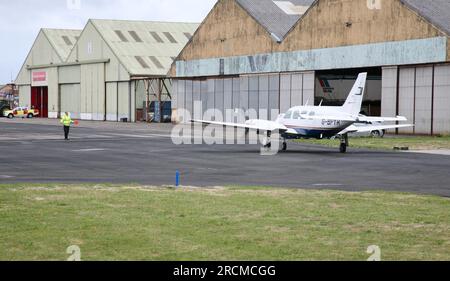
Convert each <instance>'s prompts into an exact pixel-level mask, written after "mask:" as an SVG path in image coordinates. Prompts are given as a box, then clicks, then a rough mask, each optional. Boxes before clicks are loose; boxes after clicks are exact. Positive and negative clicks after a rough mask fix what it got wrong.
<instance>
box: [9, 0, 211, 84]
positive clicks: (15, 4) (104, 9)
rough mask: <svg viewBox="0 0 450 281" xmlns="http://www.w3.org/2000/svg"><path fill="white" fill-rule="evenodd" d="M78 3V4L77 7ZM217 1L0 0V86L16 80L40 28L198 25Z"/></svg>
mask: <svg viewBox="0 0 450 281" xmlns="http://www.w3.org/2000/svg"><path fill="white" fill-rule="evenodd" d="M77 2H80V3H81V6H80V7H77V5H76V4H77ZM215 2H216V0H38V1H36V0H0V11H1V16H0V84H4V83H9V82H10V81H11V77H12V79H15V78H16V75H17V73H18V71H19V70H20V68H21V66H22V64H23V62H24V60H25V58H26V56H27V54H28V52H29V50H30V48H31V46H32V44H33V42H34V39H35V38H36V36H37V34H38V32H39V29H40V28H41V27H46V28H69V29H82V28H83V27H84V25H85V24H86V22H87V20H88V19H90V18H94V19H125V20H148V21H153V20H155V21H182V22H201V21H202V20H203V18H204V17H205V16H206V15H207V14H208V12H209V11H210V10H211V8H212V7H213V6H214V3H215Z"/></svg>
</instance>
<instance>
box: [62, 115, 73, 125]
mask: <svg viewBox="0 0 450 281" xmlns="http://www.w3.org/2000/svg"><path fill="white" fill-rule="evenodd" d="M61 124H63V125H64V126H70V125H71V124H72V119H71V118H70V116H67V115H64V116H63V117H62V118H61Z"/></svg>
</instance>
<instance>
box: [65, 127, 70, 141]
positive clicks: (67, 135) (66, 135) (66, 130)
mask: <svg viewBox="0 0 450 281" xmlns="http://www.w3.org/2000/svg"><path fill="white" fill-rule="evenodd" d="M69 131H70V126H64V138H65V139H66V140H68V139H69Z"/></svg>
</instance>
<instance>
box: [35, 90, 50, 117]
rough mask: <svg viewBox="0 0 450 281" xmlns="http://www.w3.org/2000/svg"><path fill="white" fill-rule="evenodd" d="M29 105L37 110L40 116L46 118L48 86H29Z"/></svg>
mask: <svg viewBox="0 0 450 281" xmlns="http://www.w3.org/2000/svg"><path fill="white" fill-rule="evenodd" d="M31 106H32V107H34V108H35V109H37V110H39V116H38V117H41V118H48V88H47V87H32V88H31Z"/></svg>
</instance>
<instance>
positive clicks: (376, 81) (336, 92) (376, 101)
mask: <svg viewBox="0 0 450 281" xmlns="http://www.w3.org/2000/svg"><path fill="white" fill-rule="evenodd" d="M362 72H367V73H368V76H367V84H366V91H365V93H364V101H363V106H362V109H361V113H362V114H364V115H367V116H381V97H382V95H381V92H382V69H381V67H373V68H355V69H343V70H322V71H316V82H315V96H314V103H315V105H319V104H321V103H322V105H324V106H341V105H343V104H344V103H345V101H346V99H347V97H348V95H349V93H350V91H351V89H352V87H353V85H354V83H355V81H356V79H357V77H358V74H359V73H362Z"/></svg>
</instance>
